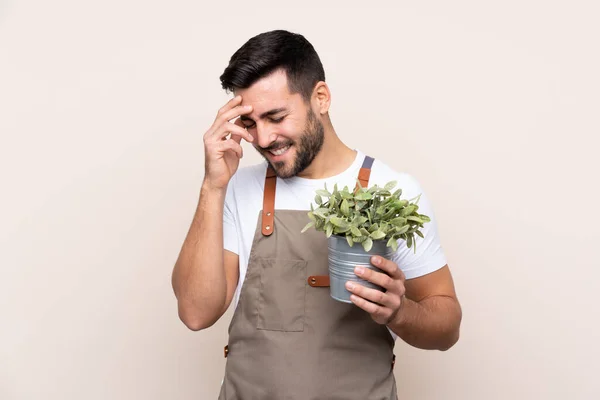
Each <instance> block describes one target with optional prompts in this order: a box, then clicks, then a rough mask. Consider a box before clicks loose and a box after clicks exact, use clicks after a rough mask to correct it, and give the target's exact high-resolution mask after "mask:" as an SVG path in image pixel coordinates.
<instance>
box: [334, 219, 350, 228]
mask: <svg viewBox="0 0 600 400" xmlns="http://www.w3.org/2000/svg"><path fill="white" fill-rule="evenodd" d="M331 223H332V224H333V225H335V226H337V227H339V228H347V229H350V223H349V222H348V221H346V220H345V219H342V218H339V217H331Z"/></svg>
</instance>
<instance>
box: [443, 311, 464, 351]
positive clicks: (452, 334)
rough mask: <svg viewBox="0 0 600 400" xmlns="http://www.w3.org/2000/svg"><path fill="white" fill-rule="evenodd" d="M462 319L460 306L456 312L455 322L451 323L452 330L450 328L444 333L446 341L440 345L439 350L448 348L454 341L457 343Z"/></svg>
mask: <svg viewBox="0 0 600 400" xmlns="http://www.w3.org/2000/svg"><path fill="white" fill-rule="evenodd" d="M461 321H462V310H461V309H460V307H459V308H458V311H457V313H456V319H455V323H454V324H453V328H452V330H450V331H449V332H448V333H447V334H446V343H445V344H444V346H441V347H440V350H441V351H448V350H450V349H451V348H452V347H453V346H454V345H455V344H456V343H458V339H459V338H460V323H461Z"/></svg>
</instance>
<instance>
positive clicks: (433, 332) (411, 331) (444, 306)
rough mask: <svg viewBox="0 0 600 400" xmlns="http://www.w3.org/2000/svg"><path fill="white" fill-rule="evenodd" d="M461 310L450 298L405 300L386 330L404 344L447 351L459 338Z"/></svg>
mask: <svg viewBox="0 0 600 400" xmlns="http://www.w3.org/2000/svg"><path fill="white" fill-rule="evenodd" d="M461 319H462V311H461V308H460V305H459V303H458V301H457V300H456V299H455V298H452V297H449V296H432V297H429V298H426V299H424V300H421V301H420V302H415V301H413V300H410V299H408V298H404V299H403V300H402V306H401V308H400V310H399V311H398V313H397V314H396V317H395V318H394V320H393V321H392V322H391V323H390V324H388V326H389V328H390V329H391V330H392V331H393V332H394V333H396V334H397V335H398V336H399V337H400V338H402V339H403V340H404V341H405V342H406V343H408V344H410V345H412V346H414V347H418V348H421V349H427V350H448V349H449V348H450V347H452V346H453V345H454V344H455V343H456V342H457V341H458V337H459V330H460V321H461Z"/></svg>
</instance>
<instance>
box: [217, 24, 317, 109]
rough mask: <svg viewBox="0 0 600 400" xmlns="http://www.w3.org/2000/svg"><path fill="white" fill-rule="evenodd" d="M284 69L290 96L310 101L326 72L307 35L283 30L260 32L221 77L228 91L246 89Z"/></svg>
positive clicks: (232, 57) (236, 56) (235, 54)
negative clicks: (291, 94)
mask: <svg viewBox="0 0 600 400" xmlns="http://www.w3.org/2000/svg"><path fill="white" fill-rule="evenodd" d="M278 69H283V70H284V71H285V72H286V74H287V79H288V87H289V90H290V92H291V93H300V95H301V96H302V98H303V99H304V101H307V102H308V101H309V100H310V96H311V95H312V91H313V89H314V87H315V85H316V84H317V82H319V81H325V71H324V70H323V65H322V64H321V60H320V59H319V56H318V55H317V52H316V51H315V49H314V47H313V46H312V44H310V42H309V41H308V40H306V39H305V38H304V36H302V35H300V34H297V33H291V32H288V31H284V30H275V31H270V32H265V33H261V34H259V35H257V36H254V37H253V38H251V39H250V40H248V41H247V42H246V43H245V44H244V45H243V46H242V47H240V48H239V49H238V50H237V51H236V52H235V53H234V54H233V55H232V56H231V59H230V60H229V65H228V66H227V68H225V71H224V72H223V74H222V75H221V77H220V79H221V86H222V87H223V89H225V90H226V91H231V92H232V91H233V90H234V89H246V88H248V87H250V86H251V85H252V84H253V83H254V82H256V81H258V80H259V79H261V78H264V77H265V76H267V75H269V74H270V73H272V72H274V71H276V70H278Z"/></svg>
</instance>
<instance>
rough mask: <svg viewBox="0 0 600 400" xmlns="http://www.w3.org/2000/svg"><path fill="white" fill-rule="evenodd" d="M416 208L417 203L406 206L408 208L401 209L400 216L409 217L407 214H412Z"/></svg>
mask: <svg viewBox="0 0 600 400" xmlns="http://www.w3.org/2000/svg"><path fill="white" fill-rule="evenodd" d="M415 210H416V206H415V205H410V206H406V208H404V209H403V210H402V211H400V216H401V217H407V216H409V215H411V214H412V213H413V212H414V211H415Z"/></svg>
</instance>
